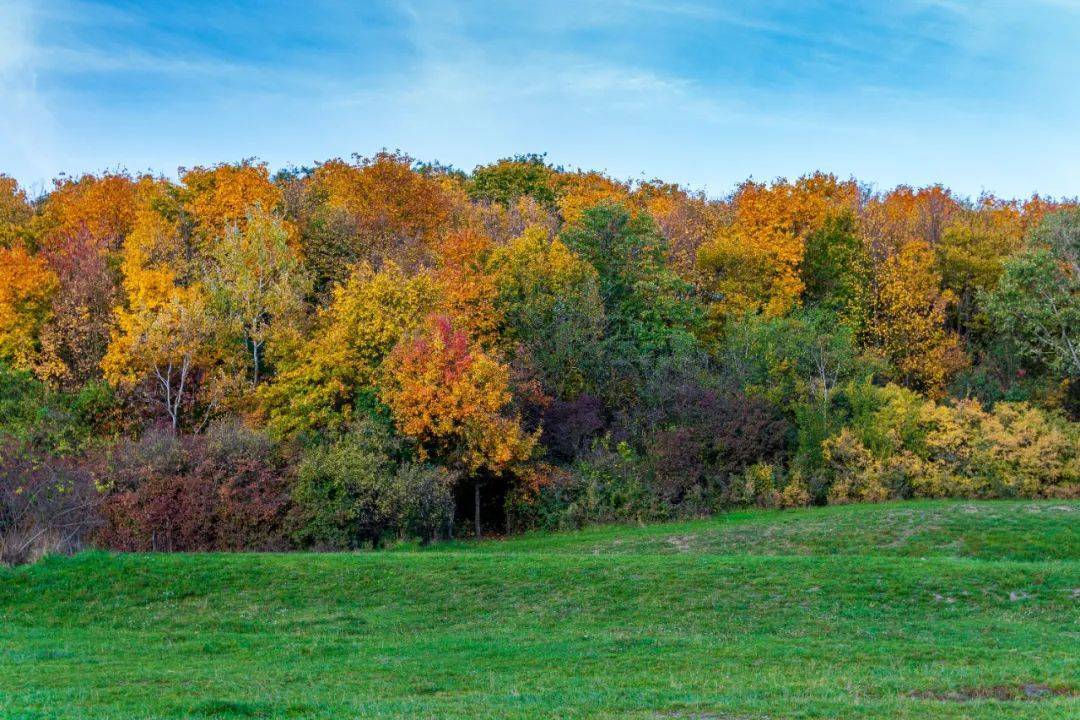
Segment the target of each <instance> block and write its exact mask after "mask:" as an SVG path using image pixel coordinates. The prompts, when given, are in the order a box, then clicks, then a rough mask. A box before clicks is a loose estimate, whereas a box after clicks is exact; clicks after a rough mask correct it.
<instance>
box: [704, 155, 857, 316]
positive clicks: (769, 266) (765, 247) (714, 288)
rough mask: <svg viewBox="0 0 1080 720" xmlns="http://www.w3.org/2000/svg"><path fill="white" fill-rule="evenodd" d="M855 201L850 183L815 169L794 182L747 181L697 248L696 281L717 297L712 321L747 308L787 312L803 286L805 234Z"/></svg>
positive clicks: (793, 304)
mask: <svg viewBox="0 0 1080 720" xmlns="http://www.w3.org/2000/svg"><path fill="white" fill-rule="evenodd" d="M858 199H859V189H858V187H857V186H856V185H855V183H854V182H852V181H847V182H842V181H839V180H837V179H836V177H834V176H832V175H825V174H821V173H818V174H815V175H808V176H806V177H802V178H800V179H799V180H798V181H796V182H795V183H789V182H787V181H785V180H781V181H777V182H775V183H773V184H772V185H765V184H763V183H756V182H752V181H751V182H746V183H744V184H743V185H742V187H740V188H739V189H738V191H736V193H735V195H734V197H733V198H732V201H731V203H732V218H731V222H730V224H727V225H725V226H723V227H721V228H720V230H719V231H718V232H717V234H716V235H715V236H714V237H713V238H712V239H710V240H709V241H707V242H705V244H703V245H702V246H701V248H700V250H699V251H698V269H699V271H700V273H701V277H700V282H702V283H703V284H704V285H705V287H706V289H707V290H709V291H710V292H713V293H716V294H718V295H719V300H718V301H717V303H716V304H715V305H714V307H713V313H714V315H715V316H717V318H718V319H723V318H726V317H732V316H735V315H740V314H742V313H745V312H747V311H755V312H756V311H763V312H764V313H765V314H766V315H769V316H778V315H783V314H785V313H787V312H788V311H789V310H791V309H792V308H793V307H795V306H796V305H797V304H798V302H799V298H800V295H801V294H802V291H803V281H802V278H801V275H800V267H801V264H802V260H803V255H804V253H805V250H806V237H807V235H808V234H809V233H811V232H813V231H815V230H818V229H820V228H821V227H822V225H823V224H824V222H825V220H826V219H827V218H829V217H831V216H834V215H838V214H841V213H843V212H844V211H845V210H851V209H853V208H854V206H855V205H856V204H857V202H858Z"/></svg>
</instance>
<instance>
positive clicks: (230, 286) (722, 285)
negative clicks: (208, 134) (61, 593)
mask: <svg viewBox="0 0 1080 720" xmlns="http://www.w3.org/2000/svg"><path fill="white" fill-rule="evenodd" d="M1078 416H1080V208H1078V206H1077V204H1076V202H1074V201H1052V200H1048V199H1045V198H1040V197H1038V196H1035V197H1032V198H1030V199H1028V200H1025V201H1011V200H1002V199H999V198H996V197H993V196H989V195H986V196H982V197H979V198H977V199H974V200H970V199H965V198H959V197H956V196H955V195H953V194H952V193H951V192H950V191H949V190H947V189H946V188H944V187H941V186H931V187H926V188H910V187H904V186H901V187H898V188H895V189H892V190H889V191H881V192H875V191H871V190H869V189H868V188H867V187H866V186H864V185H860V184H859V183H857V182H855V181H854V180H842V179H838V178H836V177H834V176H831V175H825V174H821V173H816V174H812V175H808V176H805V177H802V178H799V179H797V180H795V181H787V180H783V179H781V180H777V181H775V182H771V183H758V182H752V181H748V182H746V183H744V184H742V185H741V186H739V187H738V188H737V189H736V190H735V192H733V193H732V194H731V195H730V196H728V197H725V198H721V199H713V198H708V197H705V196H704V195H702V194H700V193H694V192H691V191H689V190H687V189H685V188H682V187H680V186H677V185H672V184H668V183H663V182H660V181H649V182H633V183H630V182H621V181H618V180H615V179H612V178H610V177H608V176H605V175H603V174H601V173H596V172H586V171H568V170H565V169H563V168H558V167H553V166H551V165H549V164H547V163H546V161H545V160H544V158H543V157H542V156H536V155H523V156H518V157H514V158H508V159H505V160H500V161H498V162H495V163H492V164H490V165H485V166H481V167H478V168H476V169H475V170H473V171H472V172H471V173H464V172H460V171H456V170H453V169H451V168H446V167H442V166H438V165H424V164H420V163H416V162H414V161H413V160H412V159H411V158H408V157H407V156H404V155H402V154H400V153H381V154H379V155H377V156H375V157H372V158H359V157H357V158H354V159H353V160H351V161H343V160H338V159H335V160H330V161H327V162H325V163H322V164H319V165H317V166H316V167H314V168H303V169H292V170H288V171H283V172H280V173H278V174H276V175H273V176H271V174H270V172H269V170H268V169H267V167H266V166H265V165H262V164H259V163H256V162H241V163H237V164H222V165H217V166H213V167H199V168H193V169H181V171H180V173H179V179H178V180H177V181H171V180H167V179H165V178H161V177H152V176H131V175H127V174H124V173H106V174H102V175H85V176H83V177H79V178H70V179H63V180H58V181H57V182H56V183H55V186H54V187H53V188H52V190H51V191H50V192H48V193H47V194H44V195H43V196H41V197H38V198H29V197H28V196H27V195H26V193H25V192H24V191H23V190H22V189H20V188H19V187H18V185H17V184H16V183H15V182H14V181H12V180H11V179H10V178H7V177H5V176H0V459H2V464H0V554H2V555H3V559H4V560H5V561H7V562H15V561H23V560H26V559H31V558H33V557H36V556H37V555H39V554H41V553H43V552H48V551H54V550H55V551H66V550H71V549H75V548H78V547H81V546H83V545H84V544H86V543H96V544H98V545H101V546H104V547H111V548H117V549H124V550H245V549H275V550H277V549H290V548H312V549H331V548H356V547H363V546H378V545H380V544H382V543H385V542H387V541H392V540H398V539H410V538H412V539H418V540H420V541H422V542H431V541H435V540H438V539H441V538H447V537H451V536H454V535H461V534H463V533H466V532H468V533H481V532H507V531H509V532H514V531H520V530H523V529H527V528H533V527H545V528H560V527H577V526H581V525H585V524H589V523H596V522H609V521H630V522H639V521H646V520H652V519H662V518H676V517H687V516H697V515H703V514H708V513H712V512H716V511H719V510H721V509H723V508H726V507H732V506H744V505H763V506H777V507H787V506H796V505H804V504H809V503H840V502H854V501H859V502H864V501H878V500H884V499H888V498H906V497H943V496H950V497H1075V496H1078V495H1080V431H1078V427H1080V426H1078V424H1077V422H1076V421H1077V419H1078Z"/></svg>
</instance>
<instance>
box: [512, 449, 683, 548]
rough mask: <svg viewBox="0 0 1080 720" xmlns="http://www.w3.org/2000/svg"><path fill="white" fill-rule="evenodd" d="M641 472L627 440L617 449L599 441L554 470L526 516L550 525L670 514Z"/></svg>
mask: <svg viewBox="0 0 1080 720" xmlns="http://www.w3.org/2000/svg"><path fill="white" fill-rule="evenodd" d="M643 478H644V472H643V462H642V460H641V458H640V457H639V456H638V455H637V454H636V453H635V452H634V451H633V450H632V449H631V448H630V446H629V445H627V444H626V443H619V444H618V445H617V446H616V447H615V449H614V450H613V449H611V448H610V447H609V446H608V444H607V443H598V444H597V445H596V446H595V447H594V448H593V449H592V450H591V451H590V452H588V453H587V454H585V455H584V456H582V457H581V458H580V459H579V460H578V461H577V462H575V463H574V464H573V465H572V466H571V467H570V468H569V469H567V470H566V471H564V472H561V473H559V472H555V473H552V474H551V477H550V480H549V482H547V483H545V484H544V485H542V486H541V487H540V488H538V490H537V492H536V496H535V501H534V505H533V507H532V508H531V509H530V510H531V512H530V513H529V514H528V516H527V517H528V518H529V520H530V522H531V523H532V524H533V525H534V526H535V527H538V528H542V529H546V530H566V529H575V528H581V527H585V526H586V525H591V524H596V523H613V522H645V521H647V520H655V519H662V518H664V517H667V512H666V511H665V509H664V506H663V504H662V503H660V502H659V501H658V499H657V497H656V495H655V493H653V492H652V490H651V488H650V487H649V486H648V484H646V483H645V482H644V479H643ZM520 517H521V515H520V514H519V518H520ZM518 524H520V520H519V522H518Z"/></svg>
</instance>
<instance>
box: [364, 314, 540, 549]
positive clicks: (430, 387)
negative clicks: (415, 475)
mask: <svg viewBox="0 0 1080 720" xmlns="http://www.w3.org/2000/svg"><path fill="white" fill-rule="evenodd" d="M383 375H384V383H383V387H382V390H381V398H382V400H383V402H385V403H386V404H387V406H389V408H390V411H391V413H392V414H393V417H394V423H395V425H396V427H397V429H398V431H399V432H400V433H401V434H402V435H404V436H405V437H408V438H411V439H412V440H413V442H414V443H415V446H416V451H417V454H418V455H419V457H420V459H427V458H428V457H433V458H436V459H438V460H440V461H441V462H443V463H446V464H448V465H450V466H452V467H454V468H455V469H458V470H461V471H462V474H463V475H464V476H467V477H469V478H471V479H472V480H473V483H474V492H475V495H474V501H475V520H476V533H477V535H479V534H480V488H481V484H482V475H483V474H486V475H488V476H498V475H500V474H502V473H504V472H506V471H507V470H511V469H512V468H513V466H514V465H515V464H517V463H521V462H524V461H525V460H527V459H528V458H529V457H530V456H531V455H532V452H533V448H534V447H535V445H536V442H537V439H538V434H537V433H527V432H525V431H524V430H523V429H522V427H521V423H520V421H519V420H518V419H517V418H515V417H511V416H509V415H508V414H507V408H508V406H509V404H510V400H511V394H510V370H509V368H508V367H507V366H506V365H503V364H502V363H500V362H498V361H497V360H495V359H494V358H492V357H490V356H489V355H487V354H486V353H484V352H483V351H482V350H477V349H473V348H472V347H470V343H469V339H468V336H467V335H466V334H465V333H464V332H461V331H459V330H456V329H455V328H454V326H453V324H452V322H451V320H450V319H449V318H448V317H446V316H445V315H433V316H431V317H430V318H429V319H428V323H427V327H426V328H425V330H424V331H423V332H421V333H418V334H416V335H415V336H413V337H412V338H409V339H407V340H405V341H403V342H402V343H400V344H399V345H398V346H397V347H396V348H395V349H394V351H393V352H392V353H391V354H390V356H389V357H388V358H387V360H386V362H385V363H384V365H383Z"/></svg>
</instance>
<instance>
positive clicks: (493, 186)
mask: <svg viewBox="0 0 1080 720" xmlns="http://www.w3.org/2000/svg"><path fill="white" fill-rule="evenodd" d="M554 174H555V170H554V169H553V168H551V167H550V166H549V165H548V164H547V162H546V161H545V160H544V156H543V155H517V156H515V157H512V158H504V159H503V160H499V161H498V162H496V163H492V164H491V165H483V166H478V167H477V168H476V169H475V170H473V172H472V176H471V177H470V178H469V197H470V198H472V199H473V200H480V201H486V202H493V203H500V204H502V205H504V206H507V207H509V206H510V205H512V204H513V203H514V202H515V201H517V200H518V199H519V198H522V197H528V198H532V199H533V200H535V201H536V202H538V203H540V204H541V205H554V203H555V189H554V188H553V187H552V178H553V176H554Z"/></svg>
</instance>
